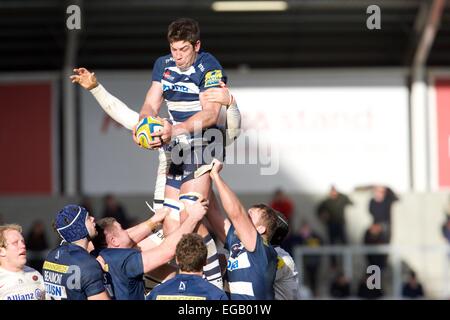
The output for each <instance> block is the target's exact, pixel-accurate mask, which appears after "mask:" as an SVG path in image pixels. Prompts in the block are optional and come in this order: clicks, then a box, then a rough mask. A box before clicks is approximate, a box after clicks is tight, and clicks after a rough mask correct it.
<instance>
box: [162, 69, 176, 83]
mask: <svg viewBox="0 0 450 320" xmlns="http://www.w3.org/2000/svg"><path fill="white" fill-rule="evenodd" d="M163 78H164V79H167V80H169V81H173V80H174V79H175V77H173V76H171V75H170V70H166V71H164V74H163Z"/></svg>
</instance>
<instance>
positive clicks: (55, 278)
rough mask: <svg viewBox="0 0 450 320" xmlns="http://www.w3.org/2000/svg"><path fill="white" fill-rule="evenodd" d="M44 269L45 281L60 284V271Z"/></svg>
mask: <svg viewBox="0 0 450 320" xmlns="http://www.w3.org/2000/svg"><path fill="white" fill-rule="evenodd" d="M43 271H44V281H45V282H51V283H55V284H61V282H62V277H63V275H62V274H60V273H55V272H52V271H47V270H43Z"/></svg>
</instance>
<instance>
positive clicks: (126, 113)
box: [70, 68, 139, 130]
mask: <svg viewBox="0 0 450 320" xmlns="http://www.w3.org/2000/svg"><path fill="white" fill-rule="evenodd" d="M73 71H74V73H75V74H74V75H72V76H71V77H70V79H71V80H72V82H73V83H78V84H79V85H80V86H81V87H83V88H84V89H86V90H89V92H90V93H92V95H93V96H94V98H95V99H96V100H97V102H98V103H99V104H100V106H101V107H102V109H103V110H104V111H105V112H106V113H107V114H108V115H109V116H110V117H111V118H113V119H114V120H115V121H117V122H118V123H120V124H121V125H122V126H124V127H125V128H127V129H128V130H132V129H133V127H134V126H135V125H136V123H137V122H138V120H139V114H138V113H137V112H136V111H134V110H132V109H130V108H129V107H128V106H127V105H126V104H125V103H123V102H122V101H121V100H119V99H117V98H116V97H115V96H113V95H112V94H110V93H109V92H108V91H106V89H105V88H104V87H103V86H102V85H101V84H100V83H98V81H97V78H96V76H95V73H94V72H90V71H89V70H87V69H86V68H75V69H73Z"/></svg>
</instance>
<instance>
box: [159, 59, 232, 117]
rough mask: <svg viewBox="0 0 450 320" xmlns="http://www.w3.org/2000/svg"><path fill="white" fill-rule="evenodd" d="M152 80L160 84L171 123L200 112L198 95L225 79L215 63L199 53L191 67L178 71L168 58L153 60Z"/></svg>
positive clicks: (215, 60) (221, 70)
mask: <svg viewBox="0 0 450 320" xmlns="http://www.w3.org/2000/svg"><path fill="white" fill-rule="evenodd" d="M152 80H153V81H157V82H161V84H162V88H163V96H164V99H165V101H166V103H167V107H168V109H169V114H170V118H171V119H172V121H174V123H175V124H176V123H179V122H184V121H186V120H187V119H188V118H189V117H191V116H192V115H194V114H195V113H197V112H199V111H200V110H202V106H201V105H200V101H199V94H200V92H203V91H205V90H207V89H209V88H213V87H218V86H219V82H220V81H221V80H222V81H223V82H225V83H226V81H227V77H226V75H225V72H224V70H223V68H222V66H221V65H220V63H219V61H217V59H216V58H214V57H213V56H212V55H211V54H209V53H207V52H200V53H199V54H198V55H197V59H196V60H195V62H194V64H193V65H192V66H191V67H189V68H188V69H187V70H185V71H181V70H180V69H179V68H178V67H177V66H176V64H175V61H174V59H173V58H172V56H171V55H170V54H169V55H166V56H163V57H160V58H158V59H157V60H156V62H155V64H154V66H153V73H152Z"/></svg>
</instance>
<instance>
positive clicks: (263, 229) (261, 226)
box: [256, 225, 266, 234]
mask: <svg viewBox="0 0 450 320" xmlns="http://www.w3.org/2000/svg"><path fill="white" fill-rule="evenodd" d="M256 231H258V233H259V234H264V233H265V232H266V227H265V226H263V225H259V226H257V227H256Z"/></svg>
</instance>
